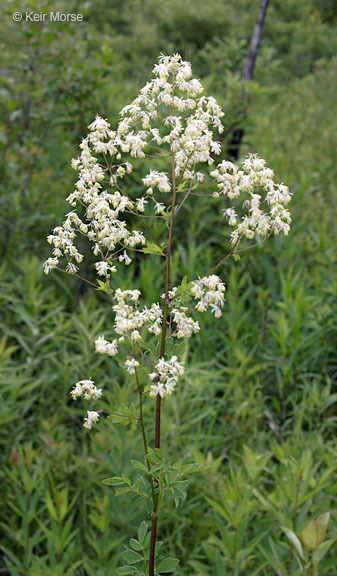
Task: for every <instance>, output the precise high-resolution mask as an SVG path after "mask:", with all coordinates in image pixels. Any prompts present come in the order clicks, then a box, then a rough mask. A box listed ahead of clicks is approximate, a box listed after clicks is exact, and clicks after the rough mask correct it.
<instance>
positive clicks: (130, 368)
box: [125, 358, 139, 374]
mask: <svg viewBox="0 0 337 576" xmlns="http://www.w3.org/2000/svg"><path fill="white" fill-rule="evenodd" d="M137 366H139V362H137V360H135V359H134V358H130V359H128V360H126V362H125V368H126V370H127V372H129V374H135V371H136V370H135V369H136V368H137Z"/></svg>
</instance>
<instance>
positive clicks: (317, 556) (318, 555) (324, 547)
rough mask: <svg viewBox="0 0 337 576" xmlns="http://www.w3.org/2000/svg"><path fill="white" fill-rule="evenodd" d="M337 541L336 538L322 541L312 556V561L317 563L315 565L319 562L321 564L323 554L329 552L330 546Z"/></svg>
mask: <svg viewBox="0 0 337 576" xmlns="http://www.w3.org/2000/svg"><path fill="white" fill-rule="evenodd" d="M335 541H336V538H331V540H326V541H325V542H322V543H321V544H320V545H319V546H318V547H317V548H316V550H315V552H314V553H313V556H312V561H313V563H314V564H315V566H316V565H317V564H319V562H320V561H321V560H322V558H323V556H325V554H326V553H327V552H328V550H329V548H330V546H331V545H332V544H333V543H334V542H335Z"/></svg>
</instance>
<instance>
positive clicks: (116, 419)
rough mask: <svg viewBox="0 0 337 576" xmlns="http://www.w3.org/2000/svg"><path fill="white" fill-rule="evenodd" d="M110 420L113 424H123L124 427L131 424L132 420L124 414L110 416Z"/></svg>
mask: <svg viewBox="0 0 337 576" xmlns="http://www.w3.org/2000/svg"><path fill="white" fill-rule="evenodd" d="M108 420H110V422H112V423H113V424H123V426H126V425H128V424H130V418H129V417H128V416H125V415H124V414H110V415H109V416H108Z"/></svg>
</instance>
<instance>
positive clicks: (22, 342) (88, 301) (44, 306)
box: [0, 0, 337, 576]
mask: <svg viewBox="0 0 337 576" xmlns="http://www.w3.org/2000/svg"><path fill="white" fill-rule="evenodd" d="M16 10H20V11H25V10H27V11H35V12H49V11H50V10H53V11H56V10H58V11H63V12H73V13H78V12H81V13H82V14H83V16H84V20H83V22H74V23H56V22H44V23H32V22H24V21H22V22H20V23H18V22H14V21H13V20H12V13H13V12H14V11H16ZM259 10H260V0H207V2H205V1H204V0H142V1H141V0H111V1H108V0H95V1H90V0H88V1H85V2H75V1H64V2H63V1H55V2H48V1H46V2H44V1H33V0H31V1H30V0H27V1H26V2H20V3H18V2H11V1H9V0H3V1H2V3H1V12H2V16H1V19H0V71H1V79H0V82H1V83H0V171H1V182H0V187H1V196H0V238H1V243H0V255H1V256H0V258H1V264H0V279H1V291H0V333H1V335H0V425H1V433H0V454H1V456H0V458H1V469H0V501H1V510H0V520H1V525H0V535H1V537H0V573H3V574H11V575H13V576H17V575H20V576H21V575H27V576H71V575H76V576H77V575H78V576H109V575H112V574H114V573H115V572H114V569H115V567H116V566H118V565H120V553H121V551H122V550H123V546H124V547H125V545H126V544H127V542H128V539H129V538H130V537H133V536H134V535H135V534H134V527H135V526H137V525H138V524H139V522H140V521H141V520H142V519H143V518H144V514H145V511H144V510H142V509H140V508H139V506H138V505H137V503H136V502H133V501H132V500H130V499H129V498H128V497H127V496H126V497H119V498H117V497H116V495H115V492H114V489H113V488H110V487H107V486H103V485H102V484H101V480H102V479H103V478H105V477H106V476H113V475H116V474H119V473H120V472H121V471H122V472H125V473H130V474H133V472H132V470H131V469H130V464H129V462H130V458H135V457H136V458H137V457H139V455H140V454H141V449H142V448H141V444H140V442H139V440H140V438H139V437H138V436H139V435H137V434H135V432H134V431H129V430H128V429H127V428H125V427H122V428H121V427H119V426H118V425H113V424H111V423H109V422H107V421H106V422H103V423H101V424H100V425H99V426H97V427H96V429H95V430H94V431H92V433H88V432H87V431H85V430H83V428H82V419H83V413H84V409H85V407H84V406H82V405H81V404H80V402H78V403H76V404H75V403H74V402H72V401H71V399H70V396H69V391H70V389H71V387H72V385H73V384H74V383H75V382H77V381H78V380H80V379H82V378H87V377H89V376H91V377H92V378H93V379H94V380H95V381H97V383H100V385H103V387H104V389H105V395H106V396H105V397H106V399H107V403H108V404H109V405H110V406H111V407H116V406H118V405H120V404H121V403H123V402H127V401H129V399H130V397H132V396H133V394H134V390H133V384H132V383H130V382H128V380H127V378H126V377H125V373H124V372H122V370H120V369H119V367H118V364H117V363H116V362H114V361H113V360H111V359H110V360H109V359H106V357H99V356H97V355H96V354H95V353H94V345H93V343H94V340H95V338H96V337H97V336H98V335H99V334H101V333H104V334H105V336H106V337H109V336H110V335H112V322H113V317H112V311H111V306H110V304H109V302H108V301H107V299H106V296H105V295H104V294H101V293H97V292H95V291H91V290H90V289H88V288H87V286H86V285H84V284H81V283H80V282H79V281H78V280H77V279H74V278H71V277H68V276H65V275H62V277H61V274H59V273H57V272H55V273H53V274H52V275H51V276H49V277H45V276H44V274H43V271H42V263H43V261H44V260H45V259H46V258H47V257H48V256H49V253H50V247H49V245H48V244H47V242H46V236H47V234H48V233H49V232H50V231H51V229H52V228H53V227H55V226H56V225H58V224H59V223H60V222H61V221H62V217H63V215H64V214H65V213H66V211H68V205H67V204H66V202H65V198H66V197H67V195H68V194H69V193H70V192H71V191H72V189H73V186H74V183H75V180H76V174H75V173H74V172H73V170H72V169H71V168H70V160H71V158H72V157H76V156H77V154H78V145H79V143H80V141H81V139H82V137H84V136H85V134H86V130H87V126H88V124H89V123H90V122H92V120H93V118H94V116H95V114H96V113H99V114H100V115H101V116H103V117H104V118H107V119H109V121H110V122H111V123H112V124H114V123H115V122H116V121H117V119H118V113H119V110H120V109H121V108H122V107H123V106H124V105H126V104H127V103H129V102H130V101H131V100H132V99H133V98H134V97H135V96H136V94H137V92H138V90H139V89H140V87H141V86H142V85H143V84H144V83H145V82H146V81H147V79H148V78H149V76H150V75H151V70H152V68H153V65H154V63H155V61H156V60H157V58H158V56H159V54H160V53H161V52H163V53H165V54H172V53H175V52H179V53H181V54H182V56H183V58H184V59H186V60H189V61H191V62H192V65H193V73H194V75H195V76H197V77H199V78H200V79H201V80H202V82H203V84H204V86H205V92H206V94H207V95H213V96H215V97H216V98H217V100H218V102H219V103H220V104H221V105H222V106H223V108H224V110H225V112H226V116H225V121H224V123H225V138H224V150H225V154H224V157H227V158H231V156H232V155H233V154H234V155H235V154H236V155H238V156H239V157H242V156H244V155H245V154H247V153H248V152H256V153H258V154H259V155H261V156H262V157H263V158H265V159H266V160H267V163H268V165H269V166H270V167H272V168H273V169H274V171H275V175H276V180H277V181H283V182H284V183H286V184H287V185H288V186H289V187H290V188H291V191H292V193H293V194H294V196H293V201H292V204H291V211H292V217H293V227H292V230H291V234H290V235H289V237H288V238H281V237H276V238H274V239H272V240H269V241H268V243H267V244H265V245H264V247H263V248H262V249H261V248H257V249H255V250H252V251H247V252H245V253H243V254H242V258H241V260H238V261H236V262H234V261H233V262H230V264H229V265H228V266H227V267H225V268H224V269H222V270H221V272H220V275H221V276H222V278H223V279H224V280H225V281H226V282H227V284H228V292H227V301H226V304H225V309H224V315H223V318H222V320H221V321H214V320H213V319H212V318H210V316H208V315H207V316H203V317H202V318H201V326H202V330H201V332H200V335H198V336H197V337H195V338H194V339H192V340H191V342H190V343H189V348H186V350H185V352H184V358H185V360H186V361H187V363H188V369H187V371H186V377H185V379H184V383H183V384H182V385H181V386H179V389H177V393H176V394H175V395H174V396H172V398H170V399H169V400H168V401H167V402H165V410H164V420H163V437H164V438H165V450H166V452H167V455H168V458H169V460H170V461H171V462H172V461H175V460H177V459H183V460H186V462H190V461H196V462H198V463H199V464H206V465H207V466H209V467H208V468H207V469H206V470H205V471H204V472H202V473H198V474H197V475H196V476H195V477H194V478H192V479H191V480H190V482H189V485H188V487H187V489H186V498H185V500H184V502H183V503H182V504H181V506H180V508H179V509H178V510H174V509H169V510H167V511H166V512H165V513H164V514H163V517H162V518H161V525H160V538H161V539H162V540H164V549H165V553H167V554H170V555H172V556H177V557H178V558H180V559H181V568H180V569H179V574H182V575H184V576H190V575H191V574H194V575H196V576H211V575H212V576H214V575H215V576H226V575H232V576H235V575H246V576H248V575H249V576H255V575H258V574H260V575H265V576H271V575H272V574H275V575H281V576H286V575H289V574H291V575H296V574H299V572H298V569H299V568H298V564H297V562H296V559H295V554H294V550H293V547H292V544H291V543H290V542H289V540H288V539H287V537H286V535H285V533H284V531H283V530H282V528H281V526H286V527H288V528H290V529H292V530H293V531H294V532H295V533H297V534H300V533H301V531H302V529H303V527H304V526H305V525H306V524H307V523H308V521H309V520H310V518H311V517H316V516H318V515H319V514H322V513H323V512H327V511H330V512H331V515H332V519H331V520H330V525H329V533H330V537H331V538H333V537H336V536H337V531H336V517H337V514H336V498H337V475H336V455H337V451H336V444H335V441H334V438H335V432H336V415H337V414H336V401H337V391H336V375H337V355H336V336H337V328H336V326H337V306H336V301H337V277H336V257H337V255H336V201H337V192H336V186H335V182H336V175H337V174H336V173H337V163H336V158H335V151H336V144H337V131H336V128H337V114H336V72H337V52H336V48H337V35H336V28H337V27H336V16H337V9H336V3H335V2H334V1H333V0H297V1H296V2H294V1H293V0H282V1H281V0H271V1H270V3H269V6H268V10H267V13H266V18H265V22H264V25H263V33H262V39H261V43H260V46H259V50H258V56H257V61H256V66H255V69H254V72H253V76H252V79H251V81H250V82H249V83H248V84H247V86H246V94H247V98H246V100H244V101H243V100H242V92H243V81H242V77H243V71H244V68H245V65H246V62H247V58H248V54H249V45H250V40H251V37H252V33H253V29H254V26H255V23H256V20H257V17H258V14H259ZM238 131H241V132H242V133H243V138H242V142H241V146H240V148H235V146H234V148H233V142H234V141H235V139H236V136H237V134H238ZM134 190H135V191H136V190H137V173H135V178H134ZM210 227H211V228H212V231H213V236H212V238H210V235H209V229H210ZM225 228H226V227H224V226H223V222H222V221H220V222H219V219H218V218H217V214H216V210H214V209H212V207H210V206H209V203H208V202H206V201H205V202H204V201H203V199H201V198H200V199H198V202H195V203H193V205H192V203H191V204H190V205H189V206H186V212H185V217H184V218H183V219H181V220H180V236H179V239H178V240H179V241H177V244H176V250H175V254H174V258H173V276H175V277H176V278H181V276H183V275H187V276H188V277H189V278H190V279H191V278H194V277H196V276H197V275H198V274H199V273H202V272H203V271H204V270H205V269H207V268H210V266H211V264H212V262H216V261H218V260H219V259H220V258H221V256H222V255H223V253H224V246H225V245H227V246H228V231H227V230H226V229H225ZM153 258H155V257H152V256H149V257H148V258H147V259H143V260H142V262H141V263H140V264H139V266H135V267H133V268H132V267H131V268H132V270H131V269H128V277H125V278H124V277H122V280H121V282H122V284H123V283H124V286H125V287H126V286H130V283H131V284H132V286H136V287H137V288H139V289H141V290H142V291H144V293H145V294H146V295H147V297H148V299H149V301H150V302H151V301H152V298H157V294H158V293H159V294H160V293H161V291H162V285H161V278H160V276H159V275H158V276H154V275H153V269H154V263H155V264H156V261H155V260H153ZM85 262H86V263H85V264H84V274H83V275H84V276H89V275H90V255H89V254H88V258H87V259H86V260H85ZM130 275H131V276H130ZM132 275H134V277H132ZM147 405H148V409H147V412H148V413H147V417H148V426H149V429H150V434H151V430H152V429H151V426H152V420H153V418H152V416H153V414H152V412H153V406H152V404H151V402H148V404H147ZM152 432H153V430H152ZM335 553H336V548H335V546H334V545H332V546H331V548H330V550H329V551H328V552H327V554H326V555H325V556H324V558H323V559H322V561H321V564H320V571H319V574H322V575H323V574H324V575H325V574H326V575H333V574H336V568H335V556H336V554H335Z"/></svg>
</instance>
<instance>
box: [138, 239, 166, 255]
mask: <svg viewBox="0 0 337 576" xmlns="http://www.w3.org/2000/svg"><path fill="white" fill-rule="evenodd" d="M164 249H165V244H164V242H163V243H162V244H161V245H160V246H158V244H154V243H153V242H148V244H147V245H146V246H145V248H143V252H144V254H157V255H159V256H163V251H164Z"/></svg>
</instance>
